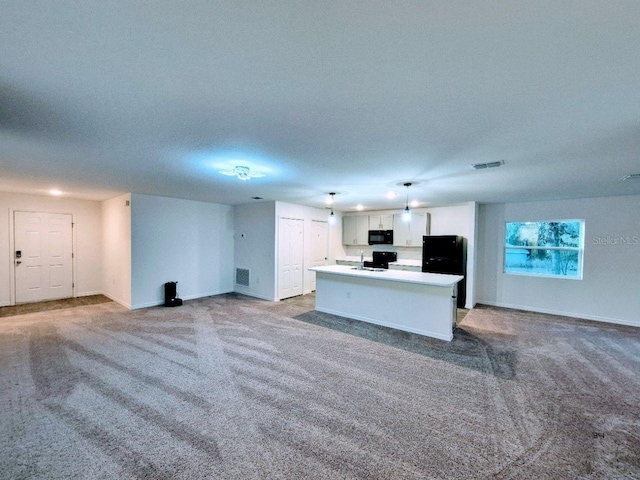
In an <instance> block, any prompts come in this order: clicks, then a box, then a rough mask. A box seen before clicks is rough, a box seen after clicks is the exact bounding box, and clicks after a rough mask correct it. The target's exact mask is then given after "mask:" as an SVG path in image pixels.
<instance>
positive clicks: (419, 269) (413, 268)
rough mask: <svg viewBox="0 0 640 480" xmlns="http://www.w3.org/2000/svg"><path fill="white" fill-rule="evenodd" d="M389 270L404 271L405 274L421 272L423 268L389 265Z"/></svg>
mask: <svg viewBox="0 0 640 480" xmlns="http://www.w3.org/2000/svg"><path fill="white" fill-rule="evenodd" d="M389 270H403V271H405V272H421V271H422V267H419V266H417V265H393V264H391V263H390V264H389Z"/></svg>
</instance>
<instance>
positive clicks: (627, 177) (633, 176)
mask: <svg viewBox="0 0 640 480" xmlns="http://www.w3.org/2000/svg"><path fill="white" fill-rule="evenodd" d="M625 180H640V173H632V174H631V175H625V176H624V177H622V178H621V179H620V181H621V182H624V181H625Z"/></svg>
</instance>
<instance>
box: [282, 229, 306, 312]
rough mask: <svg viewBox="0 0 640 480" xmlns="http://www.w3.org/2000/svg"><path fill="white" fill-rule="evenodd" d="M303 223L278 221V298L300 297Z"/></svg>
mask: <svg viewBox="0 0 640 480" xmlns="http://www.w3.org/2000/svg"><path fill="white" fill-rule="evenodd" d="M303 258H304V221H303V220H299V219H294V218H282V217H281V218H279V219H278V298H279V299H281V300H282V299H283V298H289V297H294V296H296V295H302V281H303V274H304V272H303V270H302V263H303V262H302V261H303Z"/></svg>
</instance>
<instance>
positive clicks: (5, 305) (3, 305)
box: [0, 302, 11, 307]
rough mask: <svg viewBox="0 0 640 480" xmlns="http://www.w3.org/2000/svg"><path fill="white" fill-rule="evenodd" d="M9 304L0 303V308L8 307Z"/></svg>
mask: <svg viewBox="0 0 640 480" xmlns="http://www.w3.org/2000/svg"><path fill="white" fill-rule="evenodd" d="M10 306H11V302H0V307H10Z"/></svg>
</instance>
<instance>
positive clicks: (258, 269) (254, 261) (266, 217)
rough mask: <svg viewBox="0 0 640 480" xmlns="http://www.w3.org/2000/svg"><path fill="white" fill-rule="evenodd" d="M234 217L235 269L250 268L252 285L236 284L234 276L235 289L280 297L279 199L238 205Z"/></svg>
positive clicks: (263, 297)
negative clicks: (277, 266)
mask: <svg viewBox="0 0 640 480" xmlns="http://www.w3.org/2000/svg"><path fill="white" fill-rule="evenodd" d="M234 220H235V235H234V237H235V242H234V245H235V248H234V264H235V268H248V269H249V270H250V279H249V287H244V286H242V285H235V276H234V280H233V281H234V291H236V292H238V293H243V294H245V295H250V296H252V297H258V298H262V299H265V300H271V301H274V300H276V274H275V272H276V270H275V259H276V206H275V202H256V203H247V204H245V205H236V206H235V207H234ZM235 268H234V274H235Z"/></svg>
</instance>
